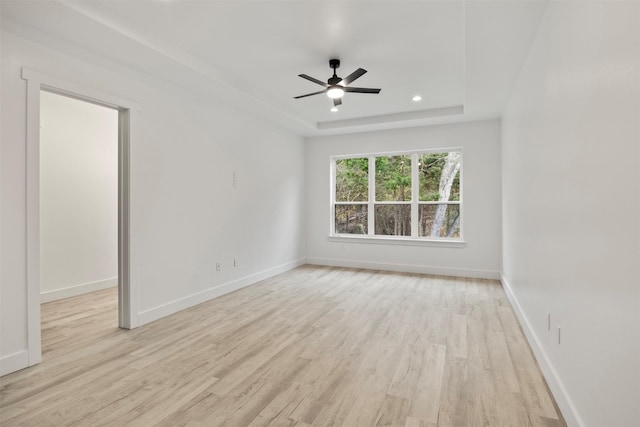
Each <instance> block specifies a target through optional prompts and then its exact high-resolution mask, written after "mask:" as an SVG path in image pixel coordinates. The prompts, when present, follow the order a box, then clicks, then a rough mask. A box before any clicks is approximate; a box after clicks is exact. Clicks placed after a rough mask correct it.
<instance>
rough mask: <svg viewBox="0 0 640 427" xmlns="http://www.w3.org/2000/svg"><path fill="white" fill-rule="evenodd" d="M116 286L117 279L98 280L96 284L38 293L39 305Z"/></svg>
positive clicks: (84, 284)
mask: <svg viewBox="0 0 640 427" xmlns="http://www.w3.org/2000/svg"><path fill="white" fill-rule="evenodd" d="M115 286H118V278H117V277H113V278H111V279H105V280H99V281H97V282H91V283H83V284H81V285H74V286H69V287H67V288H62V289H55V290H53V291H45V292H40V303H45V302H51V301H56V300H59V299H64V298H69V297H75V296H76V295H82V294H86V293H89V292H93V291H99V290H101V289H107V288H113V287H115Z"/></svg>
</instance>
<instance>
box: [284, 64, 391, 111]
mask: <svg viewBox="0 0 640 427" xmlns="http://www.w3.org/2000/svg"><path fill="white" fill-rule="evenodd" d="M329 67H331V68H333V76H332V77H330V78H329V80H327V82H326V83H325V82H323V81H322V80H318V79H314V78H313V77H311V76H308V75H306V74H298V76H300V77H302V78H303V79H307V80H309V81H311V82H314V83H316V84H319V85H320V86H324V87H325V89H324V90H321V91H319V92H313V93H307V94H306V95H300V96H294V99H299V98H305V97H307V96H311V95H319V94H321V93H326V94H327V96H328V97H329V98H331V99H333V105H334V106H336V107H337V106H338V105H341V104H342V96H343V95H344V94H345V92H352V93H380V90H381V89H370V88H366V87H350V86H348V85H349V83H351V82H353V81H354V80H355V79H357V78H359V77H361V76H362V75H363V74H364V73H366V72H367V70H365V69H363V68H358V69H357V70H356V71H354V72H353V73H351V74H349V75H348V76H347V77H345V78H344V79H343V78H341V77H338V76H337V75H336V69H337V68H340V60H339V59H331V60H329Z"/></svg>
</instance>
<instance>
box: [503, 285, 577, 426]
mask: <svg viewBox="0 0 640 427" xmlns="http://www.w3.org/2000/svg"><path fill="white" fill-rule="evenodd" d="M500 281H501V282H502V287H503V288H504V290H505V293H506V294H507V298H509V302H510V303H511V306H512V307H513V311H514V312H515V313H516V316H517V317H518V321H519V322H520V325H521V326H522V330H523V331H524V334H525V336H526V337H527V341H528V342H529V346H530V347H531V350H532V351H533V354H534V356H535V358H536V361H537V362H538V365H539V366H540V369H541V370H542V374H543V375H544V378H545V379H546V380H547V384H548V385H549V389H550V390H551V393H552V394H553V397H554V398H555V399H556V403H557V404H558V407H559V408H560V411H561V412H562V416H563V417H564V419H565V421H566V422H567V425H568V426H578V427H582V426H584V425H585V424H584V422H583V421H582V418H580V415H579V414H578V411H577V410H576V407H575V405H574V404H573V401H572V400H571V398H570V397H569V394H568V393H567V390H566V388H565V387H564V385H563V384H562V381H561V380H560V377H559V376H558V373H557V372H556V370H555V368H554V367H553V364H552V363H551V361H550V360H549V358H548V357H547V353H546V352H545V351H544V348H543V347H542V345H540V340H539V339H538V336H537V335H536V333H535V332H534V330H533V328H532V327H531V323H530V322H529V319H528V318H527V315H526V314H525V312H524V311H523V310H522V306H521V305H520V302H519V301H518V298H517V297H516V295H515V294H514V293H513V289H512V288H511V285H509V282H508V281H507V279H506V278H505V277H504V276H503V275H502V274H500Z"/></svg>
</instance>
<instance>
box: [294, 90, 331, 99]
mask: <svg viewBox="0 0 640 427" xmlns="http://www.w3.org/2000/svg"><path fill="white" fill-rule="evenodd" d="M328 90H329V89H325V90H321V91H320V92H313V93H308V94H306V95H300V96H294V97H293V99H300V98H305V97H307V96H311V95H320V94H321V93H327V91H328Z"/></svg>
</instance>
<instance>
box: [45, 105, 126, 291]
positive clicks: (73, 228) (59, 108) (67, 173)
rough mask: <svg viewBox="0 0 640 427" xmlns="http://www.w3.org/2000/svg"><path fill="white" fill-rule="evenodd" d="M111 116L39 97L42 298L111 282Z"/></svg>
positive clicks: (114, 257)
mask: <svg viewBox="0 0 640 427" xmlns="http://www.w3.org/2000/svg"><path fill="white" fill-rule="evenodd" d="M117 277H118V111H117V110H115V109H111V108H106V107H102V106H99V105H95V104H90V103H88V102H82V101H78V100H76V99H72V98H69V97H64V96H61V95H56V94H53V93H49V92H42V93H41V96H40V291H41V295H42V300H43V301H52V300H54V299H59V298H64V297H67V296H70V295H77V294H80V293H84V292H90V291H92V290H96V289H97V288H101V287H105V286H115V285H117V284H118V282H117Z"/></svg>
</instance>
